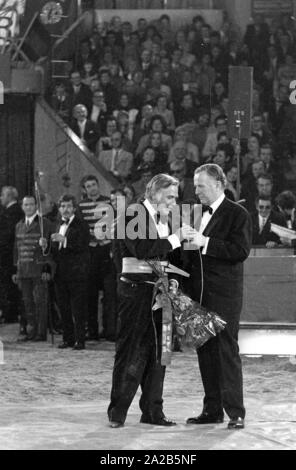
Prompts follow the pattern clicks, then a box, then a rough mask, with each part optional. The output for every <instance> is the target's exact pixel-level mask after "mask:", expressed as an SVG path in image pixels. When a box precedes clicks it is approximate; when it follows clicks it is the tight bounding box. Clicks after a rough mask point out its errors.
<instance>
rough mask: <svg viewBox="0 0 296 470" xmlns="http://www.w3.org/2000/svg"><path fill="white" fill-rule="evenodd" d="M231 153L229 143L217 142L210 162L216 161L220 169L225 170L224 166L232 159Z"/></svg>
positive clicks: (231, 149)
mask: <svg viewBox="0 0 296 470" xmlns="http://www.w3.org/2000/svg"><path fill="white" fill-rule="evenodd" d="M233 154H234V152H233V148H232V147H231V145H230V144H218V145H217V147H216V153H215V155H213V157H212V163H216V165H219V166H220V167H221V168H222V170H225V167H226V166H227V165H229V164H230V162H231V161H232V158H233Z"/></svg>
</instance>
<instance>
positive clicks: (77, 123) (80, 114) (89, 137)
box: [71, 104, 99, 153]
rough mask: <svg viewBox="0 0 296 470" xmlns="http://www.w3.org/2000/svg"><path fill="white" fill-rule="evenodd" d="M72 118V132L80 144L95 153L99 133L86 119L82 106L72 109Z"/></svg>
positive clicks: (84, 108)
mask: <svg viewBox="0 0 296 470" xmlns="http://www.w3.org/2000/svg"><path fill="white" fill-rule="evenodd" d="M73 117H74V119H75V120H74V121H73V122H72V126H71V127H72V129H73V131H74V132H75V134H77V135H78V137H79V138H80V139H81V142H82V143H83V144H84V145H86V146H87V147H88V148H89V150H90V151H91V152H93V153H95V150H96V144H97V142H98V140H99V132H98V128H97V126H96V124H95V123H94V122H93V121H91V120H90V119H87V108H86V107H85V106H84V105H83V104H77V105H76V106H75V108H74V109H73Z"/></svg>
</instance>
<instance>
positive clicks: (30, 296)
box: [12, 196, 51, 341]
mask: <svg viewBox="0 0 296 470" xmlns="http://www.w3.org/2000/svg"><path fill="white" fill-rule="evenodd" d="M22 208H23V211H24V214H25V218H24V219H22V220H20V221H19V222H18V223H17V225H16V229H15V256H14V265H15V274H13V276H12V279H13V282H14V283H15V284H17V285H18V286H19V288H20V290H21V293H22V299H23V305H24V309H25V322H26V333H27V334H26V336H23V340H33V341H46V338H47V312H48V289H47V281H49V280H50V265H49V263H50V258H48V254H49V253H48V252H47V254H46V250H47V248H48V247H49V244H50V235H51V224H50V222H49V221H48V220H47V219H43V221H42V225H43V230H42V232H41V228H40V221H39V216H38V214H37V202H36V199H35V197H34V196H25V197H24V198H23V204H22Z"/></svg>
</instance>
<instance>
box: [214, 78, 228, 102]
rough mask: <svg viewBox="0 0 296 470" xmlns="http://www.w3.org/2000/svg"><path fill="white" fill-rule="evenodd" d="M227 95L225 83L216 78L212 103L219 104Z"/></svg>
mask: <svg viewBox="0 0 296 470" xmlns="http://www.w3.org/2000/svg"><path fill="white" fill-rule="evenodd" d="M226 96H227V92H226V89H225V85H224V83H223V82H222V80H220V79H216V81H215V83H214V86H213V93H212V103H213V105H214V106H219V105H221V103H222V100H223V99H224V98H225V97H226Z"/></svg>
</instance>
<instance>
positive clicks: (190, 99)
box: [176, 91, 198, 126]
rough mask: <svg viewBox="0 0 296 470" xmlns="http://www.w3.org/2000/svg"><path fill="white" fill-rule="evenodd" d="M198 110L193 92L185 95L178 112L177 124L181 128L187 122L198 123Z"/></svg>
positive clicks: (187, 92)
mask: <svg viewBox="0 0 296 470" xmlns="http://www.w3.org/2000/svg"><path fill="white" fill-rule="evenodd" d="M197 121H198V110H197V108H196V106H195V104H194V95H193V93H192V92H191V91H186V92H184V93H183V97H182V99H181V101H180V106H179V108H178V109H177V112H176V124H177V125H178V126H181V125H182V124H185V123H186V122H189V123H190V122H197Z"/></svg>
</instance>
